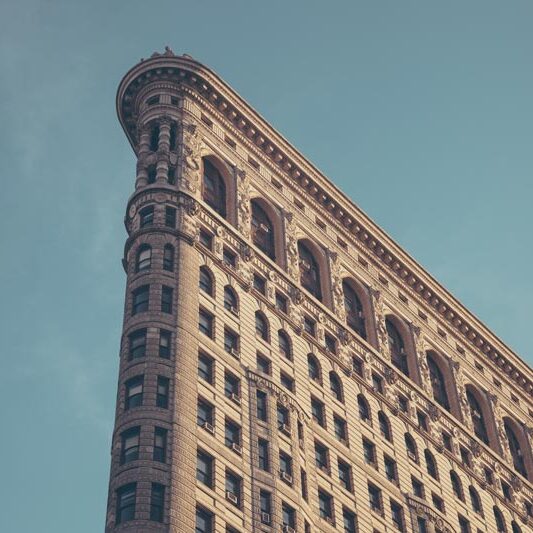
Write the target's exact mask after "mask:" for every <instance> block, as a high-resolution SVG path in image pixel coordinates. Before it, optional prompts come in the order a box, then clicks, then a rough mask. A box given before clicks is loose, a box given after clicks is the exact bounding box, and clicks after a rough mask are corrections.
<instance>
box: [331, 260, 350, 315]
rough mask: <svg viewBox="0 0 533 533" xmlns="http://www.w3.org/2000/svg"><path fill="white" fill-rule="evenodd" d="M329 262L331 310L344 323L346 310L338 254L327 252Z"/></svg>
mask: <svg viewBox="0 0 533 533" xmlns="http://www.w3.org/2000/svg"><path fill="white" fill-rule="evenodd" d="M328 255H329V261H330V269H331V280H332V285H333V286H332V289H333V308H334V310H335V314H336V315H337V317H338V318H339V320H341V321H342V322H345V321H346V310H345V308H344V291H343V289H342V275H341V264H340V261H339V254H337V253H336V252H332V251H329V253H328Z"/></svg>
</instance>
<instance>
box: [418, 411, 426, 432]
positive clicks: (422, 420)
mask: <svg viewBox="0 0 533 533" xmlns="http://www.w3.org/2000/svg"><path fill="white" fill-rule="evenodd" d="M416 418H417V420H418V428H419V429H421V430H422V431H426V432H427V431H429V425H428V417H427V415H426V413H423V412H422V411H420V410H418V409H417V411H416Z"/></svg>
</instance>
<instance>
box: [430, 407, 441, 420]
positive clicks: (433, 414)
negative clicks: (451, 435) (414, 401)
mask: <svg viewBox="0 0 533 533" xmlns="http://www.w3.org/2000/svg"><path fill="white" fill-rule="evenodd" d="M428 413H429V417H430V418H431V420H433V421H434V422H437V421H438V420H440V417H441V412H440V409H439V408H438V407H437V406H435V405H433V404H429V408H428Z"/></svg>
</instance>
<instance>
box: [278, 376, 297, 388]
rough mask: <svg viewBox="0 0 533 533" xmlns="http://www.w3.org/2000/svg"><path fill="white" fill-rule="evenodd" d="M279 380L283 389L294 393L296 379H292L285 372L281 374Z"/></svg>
mask: <svg viewBox="0 0 533 533" xmlns="http://www.w3.org/2000/svg"><path fill="white" fill-rule="evenodd" d="M279 380H280V382H281V385H282V386H283V387H285V388H286V389H287V390H290V391H291V392H294V379H292V378H291V377H290V376H288V375H287V374H285V373H284V372H280V376H279Z"/></svg>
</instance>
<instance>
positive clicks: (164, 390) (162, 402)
mask: <svg viewBox="0 0 533 533" xmlns="http://www.w3.org/2000/svg"><path fill="white" fill-rule="evenodd" d="M168 389H169V379H168V378H165V377H163V376H157V393H156V396H155V404H156V405H157V407H162V408H163V409H168Z"/></svg>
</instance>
